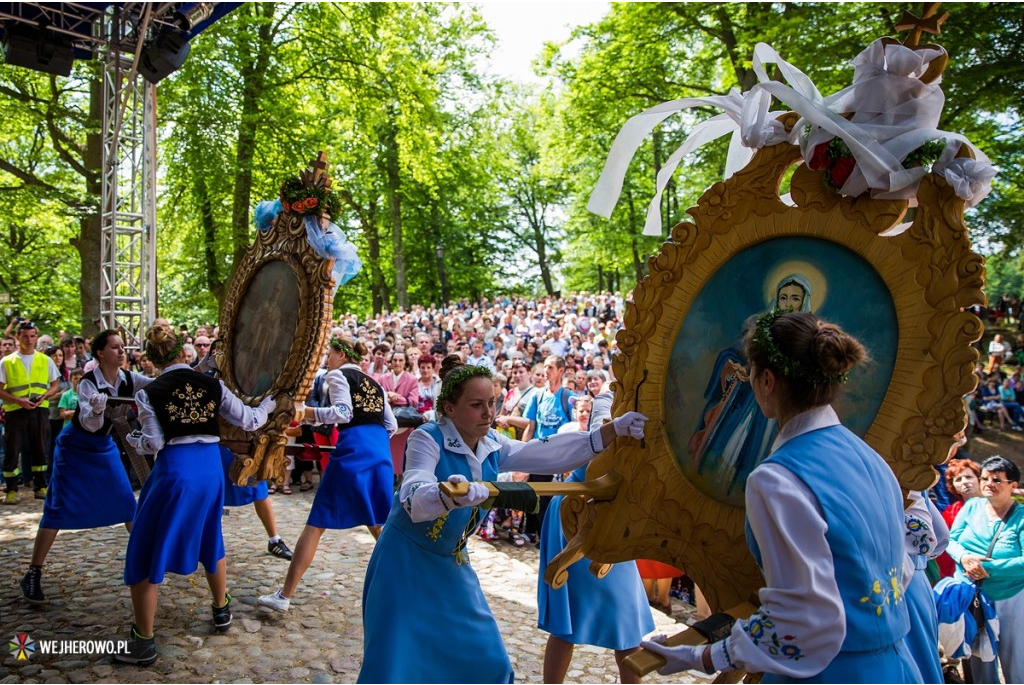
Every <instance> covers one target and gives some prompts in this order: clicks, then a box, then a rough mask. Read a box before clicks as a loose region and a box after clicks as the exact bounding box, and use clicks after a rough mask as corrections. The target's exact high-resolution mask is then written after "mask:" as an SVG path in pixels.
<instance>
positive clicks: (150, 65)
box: [139, 31, 191, 85]
mask: <svg viewBox="0 0 1024 685" xmlns="http://www.w3.org/2000/svg"><path fill="white" fill-rule="evenodd" d="M190 49H191V46H190V45H189V42H188V40H187V39H186V38H185V36H184V34H181V33H178V32H176V31H167V32H164V33H161V34H160V35H159V36H157V37H156V38H155V39H154V40H152V41H150V42H148V43H146V45H144V46H143V48H142V57H141V59H139V73H140V74H142V78H144V79H146V80H147V81H149V82H150V83H152V84H154V85H156V84H157V83H158V82H159V81H160V80H161V79H164V78H166V77H168V76H170V75H171V74H173V73H174V72H176V71H177V70H178V69H180V68H181V65H182V64H184V63H185V58H186V57H188V53H189V50H190Z"/></svg>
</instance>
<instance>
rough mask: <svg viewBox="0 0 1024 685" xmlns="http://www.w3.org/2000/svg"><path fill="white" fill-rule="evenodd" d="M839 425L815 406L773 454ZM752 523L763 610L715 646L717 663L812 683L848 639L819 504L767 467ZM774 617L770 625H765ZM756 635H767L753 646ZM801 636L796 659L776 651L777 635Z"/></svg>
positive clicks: (755, 478) (752, 505)
mask: <svg viewBox="0 0 1024 685" xmlns="http://www.w3.org/2000/svg"><path fill="white" fill-rule="evenodd" d="M838 424H839V417H838V416H837V415H836V413H835V411H834V410H833V409H832V407H831V406H828V405H825V406H822V407H815V408H813V409H809V410H807V411H805V412H802V413H800V414H798V415H797V416H795V417H793V418H792V419H790V421H789V422H788V423H786V425H785V426H784V427H783V429H782V430H781V431H780V432H779V435H778V436H777V437H776V439H775V443H774V444H773V445H772V452H774V451H776V450H777V449H779V448H780V447H781V446H782V445H784V444H786V443H787V442H789V441H790V440H792V439H793V438H795V437H797V436H800V435H803V434H804V433H809V432H811V431H813V430H817V429H819V428H825V427H828V426H835V425H838ZM746 504H747V519H748V520H749V522H750V527H751V529H752V530H753V533H754V537H755V538H756V539H757V542H758V545H759V546H760V548H761V552H762V554H761V556H762V564H763V569H764V578H765V587H764V588H762V589H761V591H760V592H759V594H758V597H759V598H760V601H761V607H760V609H759V610H758V611H757V612H756V613H755V614H754V615H753V616H751V617H750V618H749V619H746V620H740V621H737V622H736V624H735V625H734V626H733V629H732V634H731V635H729V637H728V638H726V639H725V640H721V641H719V642H716V643H715V644H714V645H713V646H712V652H711V655H712V661H713V662H714V665H715V668H716V669H719V670H722V669H725V668H732V667H734V666H735V665H739V666H742V667H743V668H745V669H746V670H747V671H748V672H750V673H777V674H781V675H783V676H788V677H791V678H807V677H810V676H813V675H815V674H817V673H820V672H821V671H822V670H824V669H825V667H826V666H828V665H829V663H831V662H832V660H833V659H834V658H835V657H836V655H837V654H839V649H840V648H841V647H842V644H843V640H844V639H845V638H846V611H845V609H844V607H843V602H842V599H841V598H840V596H839V586H838V584H837V583H836V578H835V564H834V562H833V558H832V551H831V549H830V548H829V545H828V542H827V541H826V540H825V532H826V530H827V528H828V526H827V524H826V522H825V517H824V515H823V514H822V512H821V509H820V507H819V506H818V500H817V498H816V497H815V496H814V494H813V493H812V492H811V491H810V489H809V488H808V487H807V486H806V485H804V484H803V481H801V480H800V479H799V478H797V477H796V475H794V474H793V472H792V471H790V470H789V469H787V468H785V467H783V466H780V465H778V464H761V465H760V466H758V467H757V468H755V469H754V471H753V472H751V474H750V476H749V477H748V478H747V489H746ZM765 617H768V620H769V621H770V623H771V625H770V626H768V625H766V624H765V623H764V620H765ZM750 626H753V628H754V632H757V631H758V630H763V631H764V633H763V634H760V637H759V639H758V640H757V642H756V643H755V641H754V638H753V637H751V633H750V631H749V627H750ZM773 633H775V634H777V635H779V636H783V635H785V636H795V637H793V638H792V639H790V640H787V642H789V643H791V644H795V645H797V646H798V647H799V648H800V653H801V655H802V656H801V658H800V659H799V660H796V659H791V658H789V657H788V656H786V655H785V654H783V653H782V650H778V649H776V651H777V652H778V653H777V654H774V655H773V654H772V653H771V652H770V651H769V649H772V648H774V645H773V643H772V640H771V635H772V634H773Z"/></svg>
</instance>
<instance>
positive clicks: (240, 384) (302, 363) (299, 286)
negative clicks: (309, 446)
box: [217, 153, 334, 485]
mask: <svg viewBox="0 0 1024 685" xmlns="http://www.w3.org/2000/svg"><path fill="white" fill-rule="evenodd" d="M327 167H328V165H327V163H326V160H325V157H324V154H323V153H320V154H319V156H318V158H317V159H315V160H313V161H311V162H310V165H309V167H308V168H307V169H305V170H304V171H302V172H301V173H300V175H299V181H300V182H301V184H302V185H303V187H307V188H309V189H310V193H309V194H310V195H316V194H317V193H318V192H319V193H320V194H323V191H324V190H325V189H327V190H329V188H330V183H331V179H330V177H329V176H328V174H327ZM296 185H297V184H296ZM307 230H308V229H307V222H306V219H305V213H303V212H302V211H289V210H285V209H282V211H280V212H279V213H278V214H277V216H276V217H275V218H274V220H273V222H272V224H271V226H270V228H269V230H266V231H259V232H258V235H257V237H256V240H255V241H254V242H253V244H252V245H251V246H250V247H249V249H248V250H246V253H245V256H244V257H243V258H242V260H241V262H240V264H239V266H238V270H237V271H236V273H235V276H234V278H233V279H232V280H231V283H230V285H229V286H228V290H227V295H226V297H225V299H224V306H223V309H222V310H221V316H220V321H221V329H220V336H221V337H220V343H219V346H218V353H217V364H218V367H219V369H220V371H221V377H222V379H223V381H224V383H225V384H226V385H227V386H228V387H229V388H230V389H231V390H232V391H234V392H235V393H236V394H238V395H239V397H241V398H242V399H243V400H245V401H246V402H247V403H255V402H257V401H258V400H259V399H260V398H261V397H263V396H265V395H267V394H268V393H269V394H271V395H273V396H274V397H275V398H276V399H277V409H276V410H275V412H274V413H273V415H272V416H271V417H270V419H269V420H268V422H267V424H266V426H264V427H263V428H262V429H260V430H259V431H256V432H251V433H250V432H246V431H243V430H241V429H239V428H237V427H236V426H232V425H230V424H228V423H226V422H224V421H221V434H222V436H223V438H224V443H225V444H226V445H227V446H229V447H230V448H231V449H232V450H233V451H234V452H235V454H236V457H235V463H234V466H233V468H232V472H231V476H232V480H234V481H235V482H236V483H238V484H239V485H246V484H251V483H253V482H255V481H260V480H272V481H280V480H281V479H282V478H283V476H284V467H285V455H284V447H285V442H286V440H287V438H286V436H285V434H284V429H285V428H287V427H288V425H289V423H290V421H291V419H292V416H293V412H292V407H293V403H294V401H296V400H301V399H304V398H305V397H306V395H307V394H308V393H309V390H310V388H311V387H312V383H313V376H314V375H315V373H316V369H317V367H318V366H319V363H320V360H321V357H322V354H323V350H324V345H325V344H326V341H327V335H328V333H329V331H330V326H331V314H332V311H333V301H334V289H333V285H334V283H333V280H332V277H331V269H332V267H333V265H334V260H333V259H324V258H322V257H321V256H319V255H318V254H317V253H316V252H315V251H314V250H313V248H312V247H311V245H310V242H309V240H308V238H307Z"/></svg>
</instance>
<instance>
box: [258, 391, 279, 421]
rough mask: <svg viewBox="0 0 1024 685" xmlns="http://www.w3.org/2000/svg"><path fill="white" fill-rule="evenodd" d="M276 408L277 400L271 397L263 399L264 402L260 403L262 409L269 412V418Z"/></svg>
mask: <svg viewBox="0 0 1024 685" xmlns="http://www.w3.org/2000/svg"><path fill="white" fill-rule="evenodd" d="M276 408H277V400H275V399H274V398H273V397H272V396H271V395H267V396H266V397H264V398H263V401H262V402H260V409H262V410H263V411H265V412H267V416H270V414H271V412H273V411H274V410H275V409H276Z"/></svg>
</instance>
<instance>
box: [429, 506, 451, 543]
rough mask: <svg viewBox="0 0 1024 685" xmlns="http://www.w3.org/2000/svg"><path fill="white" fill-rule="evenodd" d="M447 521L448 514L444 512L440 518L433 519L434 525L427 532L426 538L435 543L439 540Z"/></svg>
mask: <svg viewBox="0 0 1024 685" xmlns="http://www.w3.org/2000/svg"><path fill="white" fill-rule="evenodd" d="M447 521H448V513H447V512H445V513H444V514H443V515H442V516H439V517H437V518H436V519H434V525H432V526H431V527H430V530H428V531H427V537H428V538H430V539H431V540H433V541H434V542H437V541H438V540H439V539H440V538H441V532H442V531H443V530H444V524H445V523H447Z"/></svg>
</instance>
